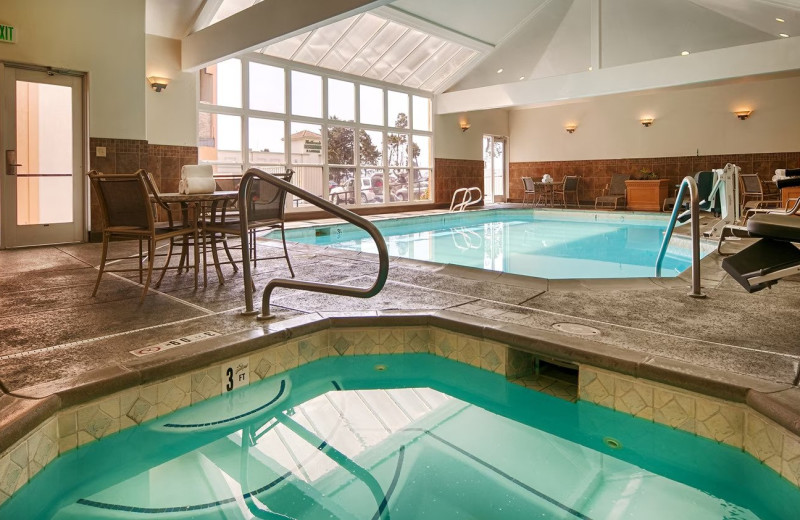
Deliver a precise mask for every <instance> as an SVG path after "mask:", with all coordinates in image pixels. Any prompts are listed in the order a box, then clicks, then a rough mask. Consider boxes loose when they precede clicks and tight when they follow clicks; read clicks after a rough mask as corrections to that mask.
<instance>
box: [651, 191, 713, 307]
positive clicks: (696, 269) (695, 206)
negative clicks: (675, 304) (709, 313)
mask: <svg viewBox="0 0 800 520" xmlns="http://www.w3.org/2000/svg"><path fill="white" fill-rule="evenodd" d="M686 186H689V217H690V218H691V221H692V291H691V292H690V293H689V296H691V297H693V298H705V297H706V295H705V294H703V293H702V292H700V196H699V194H698V192H697V182H695V180H694V178H692V177H689V176H687V177H684V178H683V180H682V181H681V187H680V188H679V189H678V195H677V196H676V197H675V206H673V208H672V215H671V216H670V218H669V224H668V225H667V230H666V231H665V232H664V239H663V240H662V241H661V249H659V251H658V257H657V258H656V276H657V277H660V276H661V264H662V263H663V262H664V255H665V254H666V252H667V246H668V245H669V241H670V239H671V238H672V230H673V229H675V221H676V220H678V219H679V218H681V219H682V220H681V222H686V220H685V219H686V212H683V213H682V214H681V215H680V216H678V210H679V209H680V207H681V205H682V204H683V194H684V191H685V190H686Z"/></svg>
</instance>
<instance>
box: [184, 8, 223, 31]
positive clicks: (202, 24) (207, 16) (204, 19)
mask: <svg viewBox="0 0 800 520" xmlns="http://www.w3.org/2000/svg"><path fill="white" fill-rule="evenodd" d="M222 2H223V0H203V3H202V5H200V8H199V9H198V10H197V12H196V13H195V15H194V19H193V20H192V21H191V23H190V24H189V28H188V29H187V30H186V34H184V37H186V36H189V35H190V34H192V33H195V32H197V31H199V30H201V29H205V28H206V27H208V25H209V24H210V23H211V20H213V19H214V15H215V14H217V11H219V8H220V6H221V5H222Z"/></svg>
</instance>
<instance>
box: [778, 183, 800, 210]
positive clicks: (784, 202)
mask: <svg viewBox="0 0 800 520" xmlns="http://www.w3.org/2000/svg"><path fill="white" fill-rule="evenodd" d="M797 197H800V186H792V187H791V188H783V189H782V190H781V206H782V207H783V208H786V209H788V208H790V207H791V206H792V204H794V199H796V198H797ZM790 201H791V202H790Z"/></svg>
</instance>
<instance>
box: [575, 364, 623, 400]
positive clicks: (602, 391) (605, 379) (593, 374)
mask: <svg viewBox="0 0 800 520" xmlns="http://www.w3.org/2000/svg"><path fill="white" fill-rule="evenodd" d="M614 383H615V378H614V376H613V375H611V374H608V373H606V372H601V371H599V370H595V369H592V368H589V367H581V369H580V371H579V372H578V398H579V399H581V400H583V401H589V402H590V403H594V404H599V405H600V406H605V407H606V408H614V386H615V385H614Z"/></svg>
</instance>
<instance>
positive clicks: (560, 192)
mask: <svg viewBox="0 0 800 520" xmlns="http://www.w3.org/2000/svg"><path fill="white" fill-rule="evenodd" d="M580 180H581V178H580V177H578V176H577V175H567V176H566V177H564V181H563V182H562V183H561V184H556V185H555V186H553V203H554V204H555V200H556V199H557V198H560V199H561V203H562V204H563V205H564V207H565V208H566V207H567V194H570V193H571V194H572V195H573V196H574V197H575V205H577V206H578V207H579V208H580V207H581V203H580V201H579V200H578V183H579V182H580Z"/></svg>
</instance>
